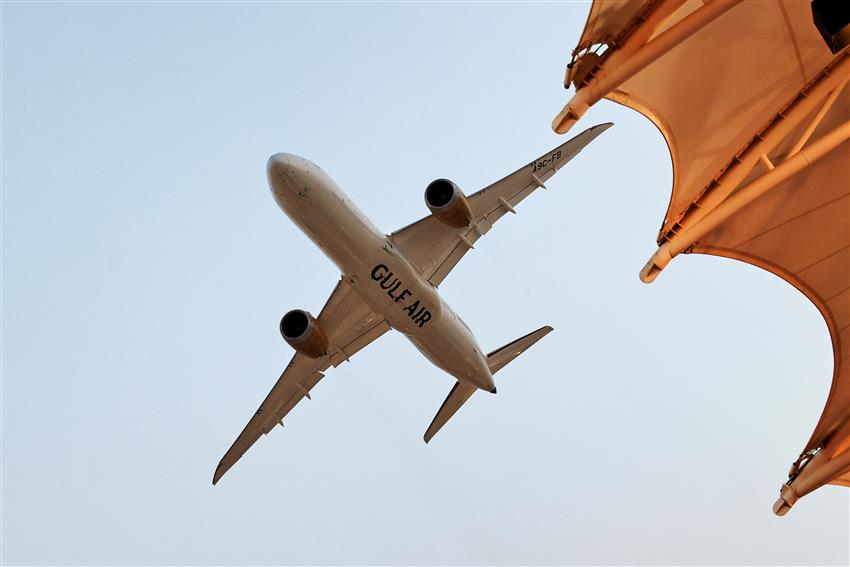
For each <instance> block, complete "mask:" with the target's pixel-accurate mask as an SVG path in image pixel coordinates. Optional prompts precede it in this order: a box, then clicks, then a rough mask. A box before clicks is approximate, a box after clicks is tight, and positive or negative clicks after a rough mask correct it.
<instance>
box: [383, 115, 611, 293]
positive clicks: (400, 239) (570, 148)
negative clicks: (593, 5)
mask: <svg viewBox="0 0 850 567" xmlns="http://www.w3.org/2000/svg"><path fill="white" fill-rule="evenodd" d="M611 126H612V124H611V123H610V122H609V123H605V124H598V125H596V126H592V127H590V128H588V129H587V130H585V131H584V132H582V133H581V134H579V135H578V136H576V137H574V138H572V139H570V140H568V141H567V142H565V143H563V144H561V145H560V146H558V147H557V148H555V149H554V150H552V151H550V152H548V153H546V154H544V155H542V156H540V157H539V158H537V159H536V160H534V161H532V162H531V163H529V164H527V165H524V166H523V167H521V168H519V169H518V170H516V171H515V172H513V173H511V174H510V175H508V176H506V177H504V178H503V179H500V180H499V181H496V182H495V183H493V184H492V185H490V186H489V187H486V188H484V189H482V190H480V191H478V192H477V193H473V194H472V195H469V196H468V197H467V200H468V201H469V205H470V207H471V208H472V221H471V222H470V224H469V226H468V227H466V228H453V227H451V226H449V225H447V224H445V223H444V222H443V221H441V220H440V219H439V218H437V217H436V216H434V215H430V216H427V217H425V218H423V219H420V220H418V221H416V222H415V223H413V224H410V225H408V226H406V227H404V228H402V229H400V230H397V231H396V232H394V233H392V234H390V235H389V237H388V238H389V240H390V241H391V242H392V243H393V245H395V246H398V247H399V249H400V250H401V251H402V252H403V253H404V254H405V256H406V257H407V259H408V260H410V261H411V262H413V263H414V264H415V265H416V266H417V267H418V268H419V270H420V271H421V272H422V274H423V275H424V276H425V278H426V279H428V281H430V282H431V283H432V284H434V285H435V286H437V285H439V284H440V283H441V282H442V281H443V280H444V279H445V278H446V276H447V275H448V274H449V272H451V270H452V269H453V268H454V267H455V266H456V265H457V263H458V262H459V261H460V259H461V258H463V256H464V254H466V252H467V251H468V250H470V249H471V248H472V247H473V244H475V241H476V240H478V239H479V238H480V237H482V236H483V235H484V234H486V233H487V231H489V230H490V229H491V228H492V227H493V224H495V222H496V221H497V220H499V219H500V218H502V216H504V215H505V214H506V213H509V212H510V213H513V212H515V211H514V206H516V205H517V204H519V203H520V201H522V200H523V199H525V198H526V197H528V196H529V195H531V194H532V193H533V192H534V191H535V190H536V189H538V188H540V187H544V185H543V184H544V182H545V181H546V180H548V179H549V178H550V177H552V176H553V175H555V173H557V172H558V170H559V169H560V168H561V167H563V166H564V165H566V163H567V162H568V161H570V160H571V159H572V158H573V157H575V155H576V154H578V153H579V152H580V151H581V150H582V149H583V148H584V147H585V146H586V145H588V144H589V143H590V142H592V141H593V140H594V139H595V138H596V137H597V136H598V135H599V134H601V133H602V132H604V131H605V130H607V129H608V128H610V127H611Z"/></svg>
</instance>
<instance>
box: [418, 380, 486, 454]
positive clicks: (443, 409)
mask: <svg viewBox="0 0 850 567" xmlns="http://www.w3.org/2000/svg"><path fill="white" fill-rule="evenodd" d="M477 389H478V388H477V387H476V386H473V385H472V384H471V383H469V382H461V381H460V380H458V382H457V384H455V387H454V388H452V391H451V392H449V395H448V396H447V397H446V400H445V401H444V402H443V405H442V406H440V411H438V412H437V415H435V416H434V421H432V422H431V425H429V426H428V431H426V432H425V442H426V443H427V442H428V441H430V440H431V438H432V437H433V436H434V435H436V433H437V432H438V431H439V430H440V428H441V427H443V426H444V425H445V424H446V422H447V421H448V420H449V419H451V417H452V416H453V415H454V414H455V412H457V410H459V409H460V406H462V405H463V404H464V403H465V402H466V400H468V399H469V398H470V396H472V394H474V393H475V390H477Z"/></svg>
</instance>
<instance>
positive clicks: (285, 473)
mask: <svg viewBox="0 0 850 567" xmlns="http://www.w3.org/2000/svg"><path fill="white" fill-rule="evenodd" d="M588 8H589V4H586V3H573V4H554V3H545V4H543V3H541V4H474V5H473V4H463V5H447V4H439V5H437V4H412V5H411V4H408V5H400V4H355V5H351V4H322V5H306V4H285V3H262V4H260V3H256V4H232V3H191V4H190V3H182V4H177V3H74V4H62V3H40V4H35V3H8V2H4V3H3V4H2V7H1V8H0V9H1V10H2V294H3V295H2V533H0V537H1V538H2V541H0V544H2V545H0V547H2V552H0V561H2V563H3V564H36V563H41V564H45V563H46V564H53V563H75V564H80V563H83V564H142V563H143V564H147V563H152V564H164V563H165V564H197V563H204V564H222V563H244V564H259V563H266V564H268V563H288V564H293V563H295V564H316V563H323V564H335V563H346V564H367V563H368V564H386V563H395V564H400V563H432V564H442V563H452V564H458V563H464V564H465V563H473V564H484V563H500V564H528V563H546V564H552V563H557V564H576V563H580V564H611V563H650V564H697V563H711V564H727V563H733V564H755V563H762V564H800V563H810V564H847V563H848V559H850V557H848V492H847V490H846V489H843V488H838V487H826V488H823V489H821V490H819V491H817V492H816V493H814V494H812V495H810V496H807V497H806V498H805V499H803V500H801V501H800V503H799V504H798V505H797V506H796V507H795V508H794V509H793V510H792V511H791V512H790V513H789V514H788V515H787V516H785V517H783V518H777V517H776V516H774V515H773V514H772V512H771V505H772V504H773V502H774V500H775V499H776V497H777V494H778V489H779V485H780V483H781V482H782V481H783V480H784V479H785V474H786V471H787V470H788V467H789V465H790V463H791V461H792V460H793V459H794V458H795V457H796V455H797V453H798V451H799V450H800V448H801V447H802V446H803V445H804V444H805V442H806V441H807V439H808V436H809V434H810V433H811V430H812V428H813V427H814V424H815V422H816V421H817V418H818V416H819V415H820V411H821V409H822V407H823V403H824V401H825V399H826V395H827V392H828V390H829V381H830V377H831V372H832V354H831V349H830V343H829V337H828V334H827V330H826V325H825V324H824V322H823V320H822V319H821V317H820V315H819V314H818V312H817V310H816V309H815V308H814V307H813V306H812V305H811V304H810V303H809V302H808V301H807V300H806V299H805V298H804V297H803V296H802V295H801V294H799V293H798V292H796V291H795V290H794V289H792V288H791V286H789V285H787V284H786V283H784V282H782V281H781V280H779V279H778V278H776V277H774V276H772V275H770V274H768V273H766V272H762V271H759V270H758V269H755V268H752V267H749V266H746V265H743V264H739V263H736V262H733V261H730V260H721V259H717V258H710V257H705V256H684V257H681V258H677V259H676V260H674V261H673V262H672V263H671V265H670V266H669V267H668V268H667V269H666V270H665V272H664V273H663V274H662V275H661V276H660V277H659V279H658V280H657V282H656V283H654V284H652V285H651V286H647V285H644V284H642V283H641V282H640V281H639V280H638V277H637V274H638V271H639V270H640V268H641V266H643V264H644V262H645V261H646V259H647V258H648V256H649V255H650V254H651V253H652V251H653V250H654V248H655V247H654V238H655V235H656V232H657V229H658V226H659V224H660V221H661V217H662V215H663V212H664V210H665V208H666V204H667V199H668V197H669V189H670V182H671V181H670V177H671V172H670V164H669V156H668V154H667V150H666V147H665V145H664V143H663V140H662V139H661V136H660V134H659V133H658V132H657V130H656V129H655V128H654V127H653V126H652V125H651V124H650V123H649V122H648V121H647V120H645V119H644V118H642V117H641V116H639V115H637V114H636V113H634V112H632V111H629V110H627V109H624V108H621V107H619V106H616V105H614V104H612V103H608V102H603V103H600V104H598V105H597V106H596V107H594V109H593V110H592V111H591V112H589V113H588V114H587V115H586V117H585V118H584V119H583V120H582V121H581V122H580V123H579V125H578V127H577V129H576V132H578V131H579V130H580V129H583V128H585V127H588V126H590V125H592V124H595V123H598V122H605V121H614V122H615V123H616V125H615V127H614V128H612V129H611V130H609V131H608V132H606V133H605V134H603V135H602V136H601V137H600V138H599V139H598V140H597V141H596V142H594V143H593V144H592V145H591V146H590V147H588V148H587V149H586V150H585V152H583V153H582V154H581V155H580V156H579V157H578V158H577V159H575V160H574V161H573V162H571V163H570V164H569V166H568V167H567V168H566V169H564V170H562V171H561V173H560V174H559V175H558V176H556V177H555V178H554V179H553V180H552V181H551V182H550V183H548V185H549V187H550V190H549V191H548V192H543V191H541V192H539V193H537V194H535V195H533V196H532V198H530V199H528V200H527V201H525V202H523V203H522V205H521V206H520V207H519V208H518V213H519V214H518V215H517V216H516V217H513V216H511V217H509V218H506V219H505V220H504V221H502V222H500V223H499V225H497V227H496V229H494V230H493V231H492V232H490V233H489V234H488V235H487V236H486V237H485V238H484V239H482V240H481V241H480V243H479V244H478V245H477V246H476V249H475V250H474V251H473V252H472V253H471V254H469V255H468V256H467V257H466V258H465V259H464V260H463V262H461V264H460V265H459V266H458V268H457V269H456V271H455V272H453V273H452V274H451V276H450V277H449V278H448V279H447V280H446V282H445V283H444V284H443V285H442V286H441V290H442V292H443V293H444V295H445V297H446V299H447V300H448V301H449V302H450V303H451V305H452V306H453V307H454V309H455V310H456V311H457V312H458V313H460V314H461V315H462V316H463V317H464V319H465V320H466V321H467V322H468V323H469V325H470V327H471V328H472V330H473V331H474V332H475V333H476V335H477V337H478V339H479V342H480V344H481V345H482V347H483V348H485V349H487V350H489V349H491V348H495V347H497V346H500V345H502V344H504V343H505V342H507V341H509V340H512V339H514V338H516V337H518V336H519V335H522V334H524V333H526V332H528V331H530V330H532V329H535V328H537V327H539V326H541V325H543V324H551V325H553V326H554V327H555V332H554V333H552V334H551V335H549V336H547V337H546V338H545V339H544V340H543V341H541V342H540V343H539V344H538V345H537V346H535V347H534V349H532V350H530V351H529V352H528V353H526V354H525V355H524V356H523V357H521V358H519V359H518V360H517V361H515V362H514V363H512V364H511V365H510V366H508V367H507V368H506V369H505V370H503V371H502V372H500V373H499V374H498V375H497V382H498V387H499V394H498V395H497V396H476V397H474V398H473V399H472V400H471V401H470V402H469V404H468V405H467V406H466V407H464V408H463V409H462V410H461V411H460V412H459V413H458V415H457V416H456V417H455V418H454V419H453V420H452V421H451V422H450V423H449V424H448V425H447V426H446V427H445V428H444V429H443V430H442V431H441V432H440V434H439V435H438V436H437V437H436V438H435V439H434V441H433V442H432V443H431V444H430V445H427V446H426V445H425V444H424V443H423V442H422V434H423V432H424V430H425V428H426V427H427V425H428V423H429V422H430V420H431V418H432V417H433V415H434V413H435V412H436V410H437V409H438V408H439V406H440V403H441V402H442V400H443V398H444V397H445V395H446V393H447V392H448V390H449V389H450V387H451V385H452V380H451V379H450V378H449V377H448V376H447V375H445V374H443V373H442V372H441V371H440V370H438V369H436V368H435V367H433V366H431V365H430V364H429V363H428V362H427V361H426V360H425V359H424V358H423V357H422V356H421V355H419V353H418V352H417V351H416V350H415V349H414V348H413V347H412V346H411V345H410V344H409V343H408V342H407V341H406V340H405V339H404V338H403V337H402V336H400V335H397V334H389V335H386V336H385V337H383V338H382V339H380V340H379V341H378V342H377V343H375V344H374V345H373V346H372V347H371V348H369V349H367V350H365V351H363V352H362V353H360V354H359V355H358V356H357V357H356V358H354V359H353V360H352V362H351V363H350V364H345V365H343V366H341V367H340V368H337V369H335V370H333V371H332V372H330V373H329V374H328V376H327V378H326V379H325V380H324V381H323V382H322V383H321V384H320V385H319V386H318V387H317V388H316V389H315V391H314V396H313V398H314V399H313V401H312V402H304V403H302V404H301V405H300V406H299V407H297V408H296V409H295V410H294V411H293V412H292V414H291V415H290V417H289V419H288V423H287V428H286V430H280V429H278V430H276V431H275V432H274V433H272V434H271V435H269V436H268V437H266V438H263V439H261V440H260V441H259V442H258V443H257V445H255V447H254V448H253V449H252V450H251V451H250V452H249V453H248V454H247V455H246V456H245V457H244V458H243V460H242V461H240V462H239V463H238V464H237V465H236V466H235V467H234V468H233V470H232V471H230V473H228V475H227V476H226V477H225V478H224V479H223V480H222V482H221V483H220V484H219V485H218V486H216V487H213V486H212V485H211V484H210V481H211V478H212V473H213V470H214V469H215V465H216V463H217V462H218V460H219V459H220V457H221V455H222V454H223V453H224V451H225V450H226V449H227V447H229V446H230V443H231V442H232V441H233V439H234V438H235V436H236V435H237V434H238V433H239V431H240V430H241V429H242V427H243V426H244V424H245V423H246V421H247V420H248V418H249V417H250V416H251V414H252V413H253V412H254V410H255V409H256V407H257V405H258V404H259V402H260V401H261V400H262V398H263V397H264V396H265V395H266V393H267V392H268V390H269V388H270V387H271V385H272V384H273V382H274V380H275V379H276V378H277V376H278V374H279V373H280V371H281V370H282V368H283V366H284V365H285V364H286V362H287V361H288V359H289V357H290V355H291V350H290V348H289V347H288V346H287V345H286V344H285V343H284V342H283V340H282V339H281V338H280V336H279V334H278V331H277V324H278V321H279V319H280V317H281V315H282V314H283V313H285V312H286V311H287V310H289V309H292V308H296V307H298V308H305V309H308V310H311V311H313V312H314V313H317V312H318V310H319V309H320V308H321V306H322V304H323V303H324V301H325V299H326V297H327V295H328V293H329V292H330V291H331V289H332V288H333V286H334V284H335V281H336V278H337V276H338V273H337V271H336V268H335V267H334V266H333V265H332V264H331V263H330V262H329V261H328V260H327V259H326V258H325V257H324V256H323V255H322V253H321V252H320V251H319V250H318V249H316V248H315V247H314V246H313V245H312V244H311V243H310V241H309V240H308V239H307V238H306V237H305V236H303V235H302V234H301V233H300V232H299V231H298V229H297V228H296V227H295V226H294V225H293V224H292V223H291V222H290V221H289V219H287V218H286V217H285V216H284V215H283V213H281V211H280V210H279V209H278V208H277V206H276V205H275V203H274V201H273V199H272V198H271V195H270V192H269V190H268V187H267V184H266V180H265V170H264V165H265V161H266V159H267V157H268V156H269V155H270V154H272V153H275V152H279V151H287V152H293V153H297V154H300V155H303V156H305V157H308V158H310V159H312V160H313V161H315V162H316V163H318V164H320V165H321V166H322V168H323V169H325V170H326V171H327V172H328V173H329V174H330V175H331V176H332V177H334V179H335V180H336V181H337V183H338V184H339V185H340V186H341V187H342V188H343V189H344V190H345V191H346V192H347V193H348V194H349V196H350V197H351V198H352V199H353V200H354V201H356V202H357V203H358V205H359V206H360V208H361V209H362V210H363V211H364V212H365V213H366V214H368V215H370V216H371V218H372V219H373V220H374V222H375V223H376V224H377V225H378V226H379V227H381V228H382V229H383V230H385V231H387V232H389V231H391V230H393V229H395V228H398V227H400V226H403V225H405V224H407V223H408V222H410V221H412V220H415V219H416V218H419V217H421V216H423V215H424V214H425V213H426V209H425V205H424V203H423V199H422V193H423V191H424V188H425V186H426V185H427V183H428V182H429V181H431V180H432V179H434V178H437V177H449V178H451V179H453V180H454V181H455V182H457V183H458V184H459V185H460V186H461V187H462V188H464V189H465V190H466V191H467V192H473V191H476V190H478V189H479V188H481V187H482V186H484V185H486V184H488V183H490V182H492V181H494V180H496V179H498V178H500V177H502V176H503V175H504V174H506V173H508V172H509V171H512V170H513V169H515V168H516V167H518V166H519V165H521V164H523V163H524V162H527V161H529V160H530V159H532V158H534V157H536V156H537V155H540V154H542V153H543V152H545V151H547V150H548V149H550V148H551V147H554V146H555V145H557V144H559V143H561V142H562V141H564V138H562V137H560V136H557V135H555V134H554V133H552V131H551V130H550V128H549V123H550V121H551V119H552V117H553V116H554V115H555V114H556V113H557V111H558V110H559V109H560V107H561V105H562V104H563V102H564V101H565V100H566V98H567V96H568V93H567V92H565V91H564V90H563V88H562V87H561V79H562V76H563V70H564V66H565V64H566V62H567V60H568V56H569V52H570V50H571V49H572V47H573V45H574V42H575V40H576V38H577V37H578V35H579V33H580V31H581V28H582V26H583V24H584V20H585V16H586V13H587V10H588Z"/></svg>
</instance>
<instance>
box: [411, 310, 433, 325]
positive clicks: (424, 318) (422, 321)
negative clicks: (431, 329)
mask: <svg viewBox="0 0 850 567" xmlns="http://www.w3.org/2000/svg"><path fill="white" fill-rule="evenodd" d="M430 320H431V312H430V311H428V310H427V309H426V310H424V311H423V312H422V315H420V316H419V318H418V319H417V320H416V321H414V323H419V326H420V327H422V325H424V324H425V323H427V322H428V321H430Z"/></svg>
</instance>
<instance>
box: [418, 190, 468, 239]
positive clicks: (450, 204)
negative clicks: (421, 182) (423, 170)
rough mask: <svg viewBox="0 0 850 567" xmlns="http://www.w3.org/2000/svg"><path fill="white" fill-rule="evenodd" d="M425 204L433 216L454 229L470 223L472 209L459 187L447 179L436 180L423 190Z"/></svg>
mask: <svg viewBox="0 0 850 567" xmlns="http://www.w3.org/2000/svg"><path fill="white" fill-rule="evenodd" d="M425 204H426V205H428V208H429V209H431V212H432V213H434V215H435V216H436V217H437V218H438V219H440V220H441V221H443V222H444V223H446V224H447V225H449V226H452V227H454V228H464V227H467V226H469V223H470V222H471V221H472V208H471V207H470V206H469V201H467V200H466V196H465V195H464V194H463V191H461V190H460V187H458V186H457V185H455V184H454V183H452V182H451V181H449V180H448V179H437V180H435V181H432V182H431V183H429V184H428V187H426V188H425Z"/></svg>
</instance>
